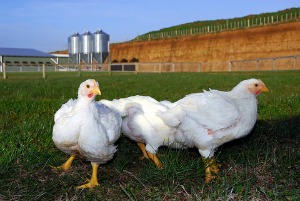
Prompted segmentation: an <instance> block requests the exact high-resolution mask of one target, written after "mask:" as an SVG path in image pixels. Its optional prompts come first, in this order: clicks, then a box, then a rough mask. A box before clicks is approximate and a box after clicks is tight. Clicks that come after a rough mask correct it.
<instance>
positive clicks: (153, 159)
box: [147, 152, 163, 169]
mask: <svg viewBox="0 0 300 201" xmlns="http://www.w3.org/2000/svg"><path fill="white" fill-rule="evenodd" d="M147 154H148V156H149V158H150V159H151V160H152V161H153V162H154V163H155V165H156V167H157V168H158V169H162V168H163V165H162V163H161V162H160V160H159V159H158V157H157V156H156V154H152V153H150V152H147Z"/></svg>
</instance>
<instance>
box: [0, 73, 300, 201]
mask: <svg viewBox="0 0 300 201" xmlns="http://www.w3.org/2000/svg"><path fill="white" fill-rule="evenodd" d="M76 75H77V74H72V73H48V74H47V78H46V79H42V78H41V75H40V74H37V73H8V75H7V76H8V79H7V80H2V79H1V80H0V94H1V96H0V113H1V119H0V200H299V199H300V196H299V195H300V188H299V186H300V147H299V143H300V71H285V72H244V73H243V72H241V73H163V74H138V75H134V74H118V73H116V74H113V75H112V76H109V75H108V74H105V73H86V72H83V73H82V75H81V77H77V76H76ZM252 77H255V78H260V79H262V80H263V81H264V83H265V84H266V85H267V87H268V88H269V90H270V92H269V93H264V94H262V95H260V96H259V97H258V100H259V105H258V112H259V116H258V121H257V123H256V125H255V127H254V129H253V131H252V132H251V134H250V135H248V136H247V137H245V138H242V139H239V140H235V141H232V142H230V143H227V144H225V145H223V146H221V147H220V148H219V149H218V151H217V152H216V156H217V160H218V161H219V162H220V163H221V164H222V167H221V171H220V173H219V175H218V179H216V180H215V181H214V182H212V183H210V184H204V165H203V163H202V160H201V158H200V155H199V154H198V151H197V150H196V149H188V150H175V149H168V148H165V147H162V148H160V149H159V152H158V154H159V157H160V159H161V161H162V162H163V164H164V169H162V170H157V169H156V168H155V166H154V164H153V163H152V162H151V161H148V160H144V161H140V160H139V158H140V157H141V153H140V150H139V148H138V147H137V146H136V144H135V143H134V142H132V141H130V140H128V139H127V138H125V137H121V138H120V140H119V141H118V142H117V144H118V152H117V153H116V154H115V157H114V159H113V160H111V161H110V162H108V163H107V164H104V165H102V166H101V167H100V168H99V173H98V178H99V183H100V186H99V187H96V188H94V189H93V190H77V189H76V188H75V186H78V185H80V184H82V183H84V182H85V180H86V179H87V178H89V177H90V175H91V167H90V163H89V162H86V161H84V160H75V162H74V164H73V166H72V168H71V170H70V171H69V172H67V173H64V172H59V171H54V170H52V168H51V167H50V166H57V165H61V164H62V163H63V162H64V161H65V160H66V159H67V158H68V156H67V155H65V154H64V153H62V152H61V151H59V150H58V149H57V148H56V147H55V145H54V143H53V142H52V127H53V123H54V122H53V117H54V113H55V112H56V111H57V110H58V109H59V108H60V106H61V105H62V104H63V103H65V102H66V101H67V100H68V99H70V98H76V95H77V89H78V86H79V84H80V83H81V82H82V81H84V80H86V79H87V78H95V79H96V80H97V81H99V83H100V88H101V91H102V97H101V98H103V99H113V98H121V97H127V96H131V95H136V94H140V95H149V96H152V97H154V98H156V99H158V100H164V99H169V100H171V101H175V100H178V99H180V98H182V97H183V96H184V95H186V94H189V93H193V92H198V91H201V90H202V89H208V88H212V89H219V90H230V89H231V88H232V87H234V86H235V85H236V84H237V83H238V82H239V81H241V80H243V79H248V78H252ZM97 99H100V98H99V97H98V98H97Z"/></svg>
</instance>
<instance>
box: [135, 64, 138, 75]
mask: <svg viewBox="0 0 300 201" xmlns="http://www.w3.org/2000/svg"><path fill="white" fill-rule="evenodd" d="M138 71H139V63H137V62H136V63H135V74H138Z"/></svg>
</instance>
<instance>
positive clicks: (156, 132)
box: [100, 95, 176, 168]
mask: <svg viewBox="0 0 300 201" xmlns="http://www.w3.org/2000/svg"><path fill="white" fill-rule="evenodd" d="M100 102H101V103H102V104H105V105H106V106H108V107H110V108H112V109H114V110H116V111H117V112H118V113H119V114H120V115H121V116H122V117H124V119H123V122H122V132H123V134H124V135H125V136H127V137H129V138H130V139H131V140H133V141H136V142H137V144H138V146H139V148H140V149H141V150H142V153H143V157H142V158H141V159H144V158H150V159H151V160H152V161H153V162H154V163H155V164H156V166H157V168H162V166H163V165H162V163H161V162H160V160H159V159H158V157H157V155H156V152H157V150H158V148H159V147H160V146H163V145H167V146H176V143H175V142H174V141H175V135H174V132H175V129H174V128H172V127H170V126H167V125H166V124H165V123H164V122H163V120H162V119H161V118H160V117H159V116H157V114H158V113H159V112H164V111H166V110H167V109H168V107H167V106H165V105H164V104H162V103H160V102H158V101H156V100H155V99H153V98H151V97H149V96H139V95H137V96H131V97H128V98H122V99H115V100H112V101H109V100H101V101H100ZM145 144H146V145H145Z"/></svg>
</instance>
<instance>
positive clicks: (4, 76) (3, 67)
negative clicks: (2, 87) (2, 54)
mask: <svg viewBox="0 0 300 201" xmlns="http://www.w3.org/2000/svg"><path fill="white" fill-rule="evenodd" d="M2 72H3V79H4V80H5V79H6V78H7V77H6V66H5V63H2Z"/></svg>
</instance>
